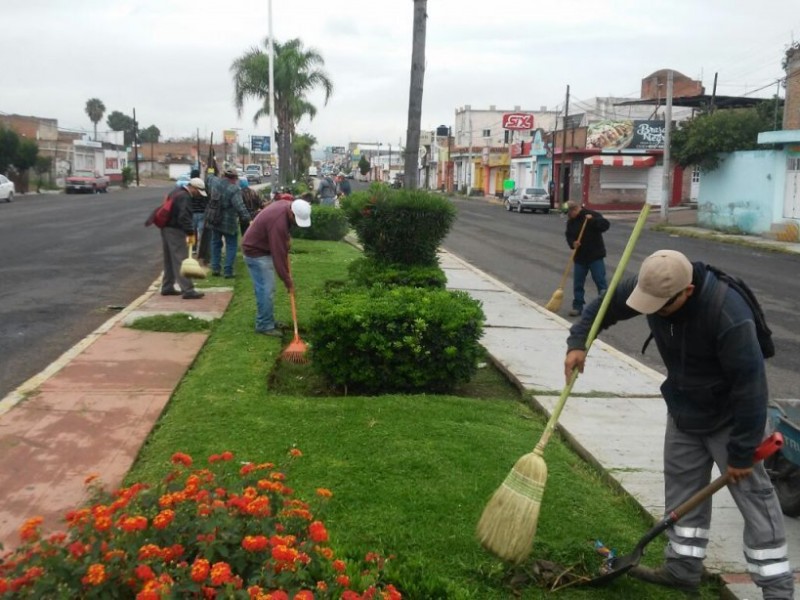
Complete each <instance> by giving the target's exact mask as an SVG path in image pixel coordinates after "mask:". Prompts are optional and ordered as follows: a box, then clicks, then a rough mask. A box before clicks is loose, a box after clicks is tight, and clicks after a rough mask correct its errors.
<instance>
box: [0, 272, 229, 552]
mask: <svg viewBox="0 0 800 600" xmlns="http://www.w3.org/2000/svg"><path fill="white" fill-rule="evenodd" d="M158 290H159V288H158V286H157V285H155V284H154V285H153V286H151V288H150V289H149V290H148V291H147V292H146V293H145V294H143V295H142V296H141V297H139V298H138V299H137V300H135V301H134V302H133V303H132V304H131V305H130V306H128V307H127V308H125V309H124V310H123V311H122V312H120V313H119V314H118V315H116V316H115V317H113V318H112V319H110V320H109V321H107V322H106V323H104V324H103V325H102V326H101V327H99V328H98V329H97V330H96V331H94V332H93V333H92V334H90V335H89V336H87V337H86V338H85V339H84V340H82V341H81V342H80V343H79V344H77V345H76V346H75V347H73V348H72V349H70V350H69V351H68V352H66V353H65V354H64V355H63V356H61V357H60V358H59V359H58V360H57V361H56V362H54V363H53V364H51V365H50V366H49V367H48V368H47V369H45V371H43V372H42V373H40V374H39V375H37V376H35V377H33V378H31V379H30V380H28V381H27V382H25V383H24V384H23V385H22V386H20V387H19V388H17V390H15V391H14V392H12V393H11V394H9V395H8V396H7V397H6V398H4V399H3V400H2V402H0V457H2V464H3V469H2V471H0V490H2V491H0V543H2V544H3V547H4V548H5V549H6V550H10V549H12V548H14V547H16V545H17V544H18V543H19V539H18V533H17V532H18V530H19V527H20V525H22V523H23V521H24V520H25V519H27V518H29V517H32V516H35V515H40V516H43V517H44V518H45V522H44V528H45V530H47V531H57V530H62V529H63V518H64V514H65V513H66V512H67V511H68V510H70V509H73V508H75V507H77V506H80V505H82V504H84V503H85V502H86V500H87V494H86V487H85V484H84V481H85V479H86V477H87V476H88V475H90V474H97V475H99V476H100V478H101V480H102V482H103V484H104V485H106V486H107V487H108V488H109V489H114V488H116V487H119V486H120V484H121V483H122V480H123V478H124V477H125V475H126V474H127V473H128V471H129V470H130V468H131V466H132V465H133V461H134V460H135V459H136V456H137V454H138V453H139V449H140V448H141V447H142V444H143V443H144V441H145V440H146V439H147V436H148V435H149V434H150V431H151V430H152V428H153V426H154V425H155V423H156V422H157V421H158V419H159V417H160V416H161V412H162V411H163V409H164V407H165V406H166V405H167V402H168V401H169V399H170V397H171V396H172V392H173V391H174V390H175V388H176V387H177V386H178V384H179V383H180V381H181V379H183V377H184V375H185V374H186V371H187V370H188V369H189V367H191V365H192V363H193V362H194V359H195V357H196V356H197V353H198V352H199V351H200V349H201V348H202V346H203V344H204V343H205V341H206V339H207V337H208V336H207V334H205V333H159V332H153V331H138V330H135V329H130V328H127V327H125V324H126V323H129V322H131V321H132V320H134V319H136V318H139V317H143V316H150V315H157V314H172V313H177V312H182V313H189V314H192V315H194V316H196V317H197V318H202V319H212V318H218V317H221V316H222V314H223V313H224V311H225V309H226V308H227V306H228V303H229V301H230V299H231V296H232V290H231V289H230V288H213V289H208V288H207V289H205V290H204V291H205V292H206V295H205V297H204V298H202V299H200V300H191V301H188V300H183V299H182V298H181V297H180V296H161V295H160V294H159V293H158Z"/></svg>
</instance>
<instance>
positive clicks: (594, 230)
mask: <svg viewBox="0 0 800 600" xmlns="http://www.w3.org/2000/svg"><path fill="white" fill-rule="evenodd" d="M567 217H568V219H567V230H566V237H567V244H568V245H569V247H570V248H572V249H575V248H577V251H576V252H575V265H574V268H573V272H572V295H573V297H572V310H571V311H569V316H571V317H577V316H578V315H580V314H581V311H582V310H583V305H584V304H585V303H586V302H585V298H584V297H585V290H584V285H585V283H586V276H587V275H588V274H589V273H591V274H592V280H593V281H594V284H595V286H597V294H598V295H602V294H603V292H605V291H606V289H608V284H607V283H606V263H605V260H604V259H605V256H606V246H605V244H604V243H603V232H604V231H608V228H609V226H610V223H609V222H608V220H607V219H606V218H605V217H603V215H601V214H600V213H599V212H597V211H595V210H589V209H587V208H583V207H582V206H581V203H580V202H576V201H574V200H570V201H569V202H567ZM584 221H587V223H586V229H585V231H584V232H583V237H582V238H581V240H580V242H579V241H578V235H579V234H580V231H581V228H582V227H583V223H584Z"/></svg>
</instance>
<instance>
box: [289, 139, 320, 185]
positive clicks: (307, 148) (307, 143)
mask: <svg viewBox="0 0 800 600" xmlns="http://www.w3.org/2000/svg"><path fill="white" fill-rule="evenodd" d="M316 144H317V138H315V137H314V136H313V135H311V134H309V133H301V134H300V135H296V136H295V137H294V139H293V140H292V160H293V166H294V167H295V169H296V170H297V174H298V175H300V176H301V177H302V174H304V173H307V172H308V167H310V166H311V164H312V162H313V161H312V160H311V150H312V149H313V148H314V146H316Z"/></svg>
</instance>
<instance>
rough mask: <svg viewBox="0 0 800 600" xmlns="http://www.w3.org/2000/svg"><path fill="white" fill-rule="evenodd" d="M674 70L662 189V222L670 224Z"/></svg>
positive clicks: (669, 82) (666, 121) (669, 80)
mask: <svg viewBox="0 0 800 600" xmlns="http://www.w3.org/2000/svg"><path fill="white" fill-rule="evenodd" d="M671 129H672V70H671V69H670V70H669V71H668V72H667V108H666V112H665V113H664V174H663V175H664V181H663V184H662V187H661V220H662V221H664V222H665V223H669V199H670V196H671V194H670V191H671V190H670V185H669V183H670V152H669V150H670V148H669V145H670V139H671V137H672V132H671Z"/></svg>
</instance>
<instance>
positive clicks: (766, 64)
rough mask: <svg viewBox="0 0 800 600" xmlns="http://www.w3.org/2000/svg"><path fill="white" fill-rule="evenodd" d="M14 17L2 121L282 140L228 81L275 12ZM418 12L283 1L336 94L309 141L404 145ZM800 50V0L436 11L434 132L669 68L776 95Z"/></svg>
mask: <svg viewBox="0 0 800 600" xmlns="http://www.w3.org/2000/svg"><path fill="white" fill-rule="evenodd" d="M2 5H3V6H2V8H0V23H2V28H1V29H2V34H1V35H0V39H1V40H2V42H0V44H1V46H0V47H2V50H3V52H2V54H3V57H4V60H3V66H2V68H0V113H16V114H23V115H33V116H38V117H48V118H55V119H58V124H59V126H60V127H62V128H66V129H75V130H86V131H91V130H92V124H91V121H89V118H88V117H87V115H86V113H85V111H84V109H85V105H86V100H88V99H89V98H99V99H100V100H102V101H103V103H104V104H105V106H106V116H107V115H108V113H110V112H112V111H114V110H119V111H121V112H123V113H125V114H128V115H132V113H133V109H134V108H135V109H136V115H137V118H138V121H139V123H140V125H141V126H142V127H147V126H149V125H156V126H157V127H158V128H159V129H160V130H161V133H162V139H164V138H166V137H184V136H194V135H195V132H196V131H197V130H198V129H199V131H200V134H201V136H202V137H204V138H206V137H207V136H208V135H209V134H210V133H211V132H212V131H213V132H214V137H215V139H220V137H221V132H222V130H223V129H232V128H240V129H241V135H242V136H248V135H267V134H268V130H269V119H268V118H267V119H263V120H262V121H260V122H259V123H258V124H257V125H254V124H253V115H254V113H255V111H256V110H257V108H258V106H257V105H256V104H255V103H251V104H248V105H246V106H245V110H244V112H243V114H242V116H241V117H238V116H237V114H236V110H235V109H234V107H233V85H232V79H231V75H230V71H229V68H230V65H231V63H232V62H233V60H234V59H236V58H237V57H238V56H240V55H242V54H243V53H244V52H245V51H246V50H247V49H249V48H250V47H252V46H255V45H259V46H262V47H263V43H264V40H265V38H266V37H267V34H268V0H234V1H233V2H219V1H215V2H210V1H208V0H191V1H190V0H117V1H113V0H26V1H24V2H12V1H11V0H3V2H2ZM413 10H414V9H413V2H412V0H373V1H371V2H370V1H352V2H336V1H333V0H273V32H274V35H275V39H276V40H278V41H286V40H288V39H291V38H295V37H298V38H300V39H301V40H302V41H303V43H304V45H305V46H307V47H313V48H315V49H316V50H317V51H319V53H320V54H321V55H322V57H323V58H324V60H325V67H324V68H325V70H326V71H327V73H328V75H329V76H330V78H331V79H332V81H333V83H334V92H333V96H332V97H331V99H330V101H329V102H328V104H327V105H325V104H324V102H323V100H324V98H323V96H322V95H321V94H313V95H312V96H310V100H311V101H312V103H314V104H315V105H316V106H317V109H318V113H317V117H316V118H315V119H314V120H313V121H308V120H304V121H302V122H301V123H300V126H299V131H300V132H304V133H310V134H312V135H314V136H315V137H316V138H317V140H318V142H319V144H320V146H327V145H345V144H347V143H348V142H351V141H362V142H378V141H380V142H382V143H384V144H387V143H391V144H393V145H394V144H396V143H399V142H400V140H401V139H402V140H403V141H404V140H405V131H406V117H407V112H408V89H409V75H410V65H411V42H412V24H413ZM798 38H800V11H798V0H767V1H762V2H753V1H752V0H649V1H647V2H646V1H645V0H559V1H556V2H530V1H527V2H526V1H524V0H490V1H488V2H479V1H478V0H429V1H428V23H427V49H426V62H427V65H426V70H425V92H424V100H423V108H422V127H423V129H428V130H430V129H433V128H435V127H436V126H438V125H452V124H453V121H454V113H455V110H456V108H458V107H462V106H464V105H467V104H469V105H471V106H472V108H474V109H481V108H483V109H487V108H488V107H489V105H496V106H497V108H498V109H506V108H507V109H511V108H513V107H514V106H516V105H519V106H521V107H522V108H523V109H528V110H538V109H539V108H540V107H542V106H547V107H548V108H551V109H554V108H556V107H557V106H559V107H560V106H562V105H563V103H564V95H565V91H566V86H567V85H568V84H569V85H570V91H571V98H570V104H571V106H574V103H577V102H580V100H581V99H588V98H592V97H594V96H625V97H630V98H637V97H639V90H640V87H641V80H642V79H643V78H645V77H646V76H647V75H649V74H651V73H652V72H654V71H656V70H659V69H663V68H671V69H675V70H677V71H680V72H681V73H683V74H684V75H687V76H689V77H692V78H695V79H702V82H703V84H704V85H705V86H706V91H707V93H711V88H712V85H713V79H714V73H715V72H716V73H718V74H719V81H718V84H717V93H718V94H721V95H740V94H746V93H751V94H752V95H753V96H758V97H768V96H771V95H773V94H774V93H775V91H776V85H775V82H776V80H777V79H778V78H780V77H782V76H783V71H782V70H781V60H782V58H783V56H784V52H785V50H786V48H787V47H788V45H789V44H790V43H791V42H792V40H793V39H794V40H795V41H796V40H797V39H798ZM764 86H768V87H766V88H765V89H763V90H761V91H755V90H757V89H758V88H762V87H764ZM781 95H783V92H782V91H781ZM571 112H572V111H571ZM106 128H107V126H106V124H105V117H104V118H103V120H102V121H101V123H100V124H99V125H98V129H99V130H104V129H106ZM243 139H244V138H243Z"/></svg>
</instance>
